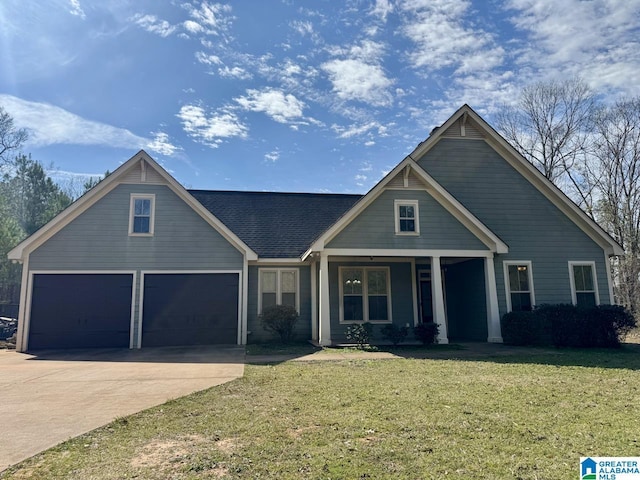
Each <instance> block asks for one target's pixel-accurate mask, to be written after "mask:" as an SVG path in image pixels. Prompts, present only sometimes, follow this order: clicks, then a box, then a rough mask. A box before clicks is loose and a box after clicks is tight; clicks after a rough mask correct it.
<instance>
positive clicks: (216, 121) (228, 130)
mask: <svg viewBox="0 0 640 480" xmlns="http://www.w3.org/2000/svg"><path fill="white" fill-rule="evenodd" d="M177 117H178V118H179V119H180V120H181V122H182V126H183V129H184V131H185V132H186V133H187V134H188V135H189V136H190V137H192V138H193V139H195V140H196V141H197V142H199V143H203V144H205V145H208V146H210V147H213V148H216V147H218V146H219V145H220V144H221V143H222V142H223V140H224V139H225V138H233V137H239V138H246V137H247V130H248V129H247V127H246V126H245V125H244V124H243V123H242V122H241V121H240V119H239V118H238V116H237V115H236V114H235V113H233V112H231V111H228V110H224V109H223V110H221V111H218V112H215V113H214V114H212V115H209V116H207V114H206V112H205V110H204V109H203V108H202V107H200V106H198V105H184V106H183V107H182V108H181V109H180V112H179V113H178V114H177Z"/></svg>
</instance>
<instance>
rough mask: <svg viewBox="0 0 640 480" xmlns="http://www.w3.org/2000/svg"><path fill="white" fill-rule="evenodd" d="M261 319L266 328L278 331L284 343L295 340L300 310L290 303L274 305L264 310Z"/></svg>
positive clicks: (274, 331)
mask: <svg viewBox="0 0 640 480" xmlns="http://www.w3.org/2000/svg"><path fill="white" fill-rule="evenodd" d="M260 321H261V322H262V327H263V328H264V329H265V330H267V331H270V332H273V333H276V334H277V335H278V336H279V337H280V340H281V341H282V342H283V343H287V342H290V341H291V340H293V336H294V332H293V327H294V326H295V324H296V322H297V321H298V312H297V311H296V309H295V308H294V307H292V306H290V305H272V306H270V307H266V308H265V309H264V310H263V311H262V315H260Z"/></svg>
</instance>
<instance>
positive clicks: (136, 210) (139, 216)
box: [129, 194, 155, 236]
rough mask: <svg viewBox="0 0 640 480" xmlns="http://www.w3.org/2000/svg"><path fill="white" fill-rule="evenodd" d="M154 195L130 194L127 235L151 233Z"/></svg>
mask: <svg viewBox="0 0 640 480" xmlns="http://www.w3.org/2000/svg"><path fill="white" fill-rule="evenodd" d="M154 215H155V195H138V194H133V195H131V206H130V211H129V235H141V236H144V235H147V236H148V235H153V227H154V225H153V224H154Z"/></svg>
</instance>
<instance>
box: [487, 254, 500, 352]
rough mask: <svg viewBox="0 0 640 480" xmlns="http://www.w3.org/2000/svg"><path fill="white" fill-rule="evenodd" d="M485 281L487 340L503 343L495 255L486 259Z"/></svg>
mask: <svg viewBox="0 0 640 480" xmlns="http://www.w3.org/2000/svg"><path fill="white" fill-rule="evenodd" d="M484 283H485V291H486V295H487V331H488V332H489V338H487V342H491V343H502V328H501V327H500V311H499V310H498V288H497V287H496V272H495V268H494V266H493V256H491V257H485V259H484Z"/></svg>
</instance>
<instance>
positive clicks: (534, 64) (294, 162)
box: [0, 0, 640, 193]
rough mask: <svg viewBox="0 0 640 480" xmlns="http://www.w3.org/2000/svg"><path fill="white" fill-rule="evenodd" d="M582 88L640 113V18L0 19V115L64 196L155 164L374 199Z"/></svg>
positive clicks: (505, 5)
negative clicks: (436, 148)
mask: <svg viewBox="0 0 640 480" xmlns="http://www.w3.org/2000/svg"><path fill="white" fill-rule="evenodd" d="M573 75H580V76H582V78H583V79H584V80H585V81H586V82H587V83H588V84H589V85H590V86H591V87H592V88H593V89H595V90H596V91H597V92H598V93H600V94H601V95H602V96H603V98H604V99H605V101H609V100H613V99H615V98H617V97H619V96H620V95H628V96H635V95H640V80H639V77H640V0H589V1H579V0H562V1H558V0H505V1H499V0H484V1H464V0H457V1H454V0H398V1H393V0H377V1H375V0H374V1H345V2H339V1H335V0H334V1H295V0H273V1H265V0H247V1H236V2H231V3H214V2H209V1H191V2H189V1H184V0H177V1H162V2H161V1H156V0H110V1H108V2H105V1H98V0H95V1H88V0H48V1H46V2H33V1H25V0H2V2H0V105H2V106H3V107H4V108H5V110H7V111H8V112H9V113H10V114H11V115H12V116H13V117H14V119H15V122H16V124H17V125H18V126H20V127H26V128H28V129H29V130H30V132H31V137H30V140H29V142H28V143H27V144H26V145H25V147H24V151H25V152H26V153H31V154H32V156H33V158H35V159H37V160H40V161H41V162H42V163H43V164H44V165H46V166H53V167H54V169H55V170H56V172H55V178H58V179H60V180H61V181H62V182H64V181H71V182H73V181H78V180H82V179H83V178H84V176H86V175H96V174H100V173H102V172H104V171H105V170H107V169H109V170H114V169H115V168H116V167H117V166H118V165H119V164H121V163H122V162H124V161H126V160H127V159H128V158H130V157H131V156H132V155H134V154H135V153H136V152H137V151H138V150H139V149H141V148H144V149H145V150H146V151H147V152H148V153H149V154H150V155H151V156H153V157H154V158H155V159H156V160H158V161H159V162H160V163H161V164H162V165H163V166H164V167H165V168H166V169H167V170H168V171H169V172H170V173H171V174H172V175H174V176H175V177H176V179H177V180H178V181H179V182H181V183H182V184H183V185H185V186H187V187H189V188H203V189H212V190H213V189H216V190H217V189H221V190H275V191H298V192H348V193H353V192H356V193H363V192H366V191H367V190H368V189H369V188H371V187H372V186H373V185H374V184H375V183H376V182H377V181H378V180H379V179H380V178H381V177H382V176H383V175H384V174H385V173H386V172H387V171H389V170H390V169H391V168H393V166H395V165H396V164H397V163H398V162H400V161H401V160H402V159H403V158H404V157H405V156H406V154H407V153H409V152H410V151H411V150H413V148H414V147H415V146H416V145H417V144H418V143H419V142H421V141H422V140H424V139H425V138H426V137H427V136H428V134H429V132H430V131H431V129H432V128H433V127H434V126H437V125H439V124H441V123H442V122H443V121H445V120H446V119H447V118H448V117H449V116H450V115H451V114H452V113H453V112H454V111H455V110H456V109H457V108H458V107H460V106H461V105H462V104H464V103H468V104H469V105H471V106H472V107H473V108H474V109H475V110H476V111H477V112H478V113H480V114H481V115H483V116H484V117H485V119H486V120H488V121H489V122H490V123H491V121H492V115H494V114H495V113H496V112H497V111H498V109H499V108H500V106H501V105H503V104H509V103H513V102H514V101H515V99H516V98H517V95H518V92H519V91H520V90H521V88H522V87H524V86H525V85H527V84H528V83H531V82H534V81H538V80H550V79H565V78H568V77H571V76H573ZM69 179H71V180H69ZM73 179H76V180H73Z"/></svg>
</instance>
